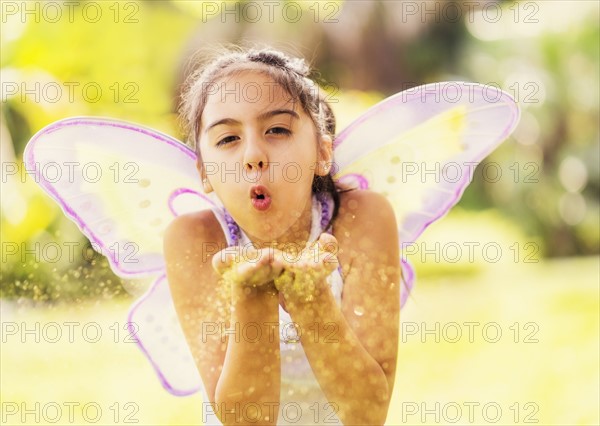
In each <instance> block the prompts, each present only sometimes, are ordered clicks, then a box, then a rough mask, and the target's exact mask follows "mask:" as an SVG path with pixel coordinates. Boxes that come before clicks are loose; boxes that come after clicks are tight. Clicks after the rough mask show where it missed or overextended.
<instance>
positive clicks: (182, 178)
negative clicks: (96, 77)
mask: <svg viewBox="0 0 600 426" xmlns="http://www.w3.org/2000/svg"><path fill="white" fill-rule="evenodd" d="M90 159H92V160H90ZM115 159H117V160H116V161H117V162H115ZM95 161H98V163H95V164H97V165H98V164H100V165H102V166H105V168H103V167H97V168H98V169H99V170H100V175H101V179H103V180H100V181H99V182H93V183H90V181H89V180H86V179H84V178H82V176H83V173H84V171H85V167H86V166H88V165H90V163H91V162H95ZM102 161H104V163H102ZM118 161H121V162H127V163H126V164H127V165H131V166H132V167H135V168H136V170H137V172H138V174H137V175H136V177H140V178H145V179H144V182H147V185H146V188H143V185H141V183H138V184H136V183H135V182H134V181H131V182H129V181H127V179H126V176H124V175H122V176H121V177H120V178H119V179H116V178H114V182H109V181H106V179H109V176H107V175H108V174H110V173H111V172H110V171H109V170H107V169H106V168H110V164H117V167H123V163H120V164H119V163H118ZM195 161H196V155H195V153H194V152H193V151H192V150H191V149H190V148H188V147H187V146H185V145H184V144H183V143H181V142H179V141H178V140H176V139H174V138H171V137H170V136H167V135H165V134H163V133H160V132H157V131H154V130H151V129H148V128H145V127H142V126H138V125H135V124H132V123H127V122H122V121H118V120H112V119H105V118H96V117H75V118H68V119H65V120H61V121H58V122H55V123H53V124H50V125H48V126H47V127H45V128H44V129H42V130H40V131H39V132H38V133H36V134H35V135H34V136H33V138H32V139H31V141H30V142H29V143H28V145H27V146H26V148H25V152H24V162H25V164H26V168H27V171H28V172H29V173H31V174H33V175H34V178H35V180H36V182H38V183H39V185H40V186H41V187H42V188H43V189H44V190H45V191H46V192H47V193H48V194H49V195H50V196H51V197H52V198H54V200H55V201H56V202H57V203H58V205H59V206H60V207H61V208H62V210H63V211H64V213H65V215H66V216H67V217H69V218H70V219H71V220H73V221H74V222H75V223H76V224H77V226H78V227H79V228H80V229H81V231H82V232H83V234H84V235H86V236H87V237H88V238H89V239H90V241H91V242H92V245H93V247H94V248H95V249H96V250H98V251H100V252H101V253H102V254H103V255H105V256H106V257H107V258H108V260H109V263H110V265H111V268H112V269H113V270H114V271H115V273H117V274H118V275H120V276H121V277H124V278H132V277H141V276H148V275H153V274H157V273H161V272H162V271H163V270H164V260H163V258H162V252H161V250H160V249H156V247H158V244H157V241H158V239H159V238H160V232H161V230H162V229H164V228H165V227H166V226H167V225H168V222H169V221H170V220H171V219H172V218H173V214H172V212H173V209H174V200H175V198H176V197H177V196H178V195H181V194H182V193H183V192H185V191H187V192H196V191H193V190H192V189H186V188H183V187H182V188H180V189H179V193H177V194H170V192H171V191H172V188H173V187H177V184H182V183H183V184H184V185H186V184H187V185H186V186H188V185H189V186H193V185H194V183H195V180H197V179H198V178H197V172H196V171H195ZM50 164H52V165H53V166H54V167H58V176H59V177H58V179H54V178H50V177H49V176H46V175H47V173H46V172H45V170H46V167H48V165H50ZM166 171H168V173H170V174H171V175H172V176H171V179H172V180H173V186H171V187H170V188H169V189H165V188H164V185H162V186H161V181H164V174H165V172H166ZM102 174H103V175H102ZM103 182H104V183H105V184H103ZM144 191H145V192H144ZM161 191H162V192H161ZM167 191H168V192H167ZM196 193H197V192H196ZM136 195H139V197H138V198H136ZM198 195H200V197H196V198H197V200H198V203H197V204H198V205H199V206H196V207H200V208H206V207H210V206H211V205H213V203H212V202H211V201H210V200H209V199H208V198H207V197H205V196H203V195H202V194H198ZM140 197H143V198H140ZM142 200H143V201H142ZM109 205H114V206H116V207H114V206H113V207H112V210H109V209H108V206H109ZM140 205H142V207H140ZM142 208H144V209H142ZM169 208H170V209H171V212H169ZM125 217H128V218H129V219H130V220H129V221H128V222H127V223H125V222H126V221H125V220H124V218H125ZM146 218H147V220H145V219H146ZM151 220H152V221H153V222H152V223H150V221H151ZM128 227H129V228H128ZM148 235H153V236H154V237H155V239H154V240H153V242H154V244H152V249H151V250H150V249H147V248H148V247H145V246H143V244H142V245H141V241H142V240H144V238H146V237H148Z"/></svg>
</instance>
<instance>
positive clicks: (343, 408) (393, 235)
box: [284, 191, 400, 425]
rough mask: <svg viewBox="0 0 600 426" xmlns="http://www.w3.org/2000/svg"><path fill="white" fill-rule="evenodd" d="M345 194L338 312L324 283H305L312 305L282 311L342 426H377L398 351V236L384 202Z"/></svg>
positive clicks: (300, 301)
mask: <svg viewBox="0 0 600 426" xmlns="http://www.w3.org/2000/svg"><path fill="white" fill-rule="evenodd" d="M348 194H352V196H351V197H346V199H345V202H344V203H343V207H342V208H343V210H344V211H342V210H341V211H340V216H341V217H340V220H339V221H338V225H336V227H337V231H336V233H337V234H338V235H348V234H349V237H348V240H347V241H345V242H344V244H341V247H346V250H352V251H353V253H352V254H351V255H350V258H351V259H352V260H351V266H350V271H349V272H348V275H347V276H346V278H345V280H344V289H343V299H342V307H341V309H340V308H339V307H338V305H337V303H336V301H335V299H334V296H333V294H332V293H331V290H330V289H329V286H328V284H327V283H326V281H325V280H324V279H321V280H317V281H316V282H314V283H313V284H314V286H315V291H314V299H313V300H311V301H306V298H305V297H297V298H295V299H294V298H293V294H289V295H286V297H288V298H287V299H286V306H287V307H288V311H289V313H290V315H291V317H292V319H293V320H294V322H296V323H297V324H298V326H299V327H300V330H301V332H302V336H301V342H302V346H303V348H304V351H305V352H306V355H307V358H308V360H309V362H310V364H311V367H312V369H313V372H314V373H315V376H316V378H317V380H318V381H319V384H320V386H321V388H322V389H323V391H324V393H325V395H326V396H327V399H328V400H329V402H330V403H331V404H333V408H334V409H335V410H336V412H337V415H338V417H339V418H340V419H341V420H342V422H343V423H344V424H370V425H374V424H383V423H384V422H385V419H386V416H387V412H388V407H389V403H390V398H391V395H392V390H393V385H394V377H395V371H396V359H397V350H398V331H399V315H400V314H399V306H400V300H399V299H400V298H399V283H400V268H399V242H398V236H397V235H398V231H397V229H398V228H397V226H396V221H395V217H394V214H393V211H392V208H391V206H390V205H389V203H388V202H387V200H386V199H385V198H384V197H382V196H380V195H378V194H374V193H371V192H368V191H357V192H355V193H348ZM352 207H355V208H354V209H352ZM346 243H349V244H346ZM304 287H306V285H305V284H304ZM284 294H285V292H284ZM288 299H289V300H288Z"/></svg>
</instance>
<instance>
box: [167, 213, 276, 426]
mask: <svg viewBox="0 0 600 426" xmlns="http://www.w3.org/2000/svg"><path fill="white" fill-rule="evenodd" d="M215 230H218V232H216V231H215ZM215 242H216V243H215ZM223 246H226V242H225V241H224V238H223V237H222V233H220V225H219V224H218V222H217V221H216V219H215V218H214V216H213V214H212V213H211V212H209V211H204V212H199V213H197V214H194V215H184V216H179V217H177V218H176V219H175V220H174V221H173V223H172V224H171V225H170V226H169V227H168V228H167V230H166V232H165V236H164V254H165V260H166V267H167V277H168V280H169V286H170V290H171V295H172V298H173V302H174V304H175V309H176V311H177V314H178V317H179V322H180V324H181V327H182V329H183V332H184V334H185V336H186V339H187V342H188V345H189V347H190V350H191V352H192V354H193V356H194V360H195V362H196V365H197V367H198V370H199V372H200V375H201V376H202V381H203V383H204V387H205V390H206V393H207V395H208V399H209V400H208V401H204V403H203V406H202V415H203V416H204V415H205V414H206V413H215V414H216V415H217V417H219V419H220V420H221V422H222V423H224V424H238V425H239V424H250V423H252V424H276V421H277V412H278V405H279V381H280V372H279V333H278V327H275V331H274V332H273V331H272V330H269V331H270V334H269V332H268V331H266V330H265V327H267V328H269V327H270V328H271V329H272V328H273V327H272V326H271V325H269V324H268V323H269V322H272V321H275V323H276V324H277V320H278V317H277V313H278V303H277V298H276V297H272V296H271V295H269V294H267V293H261V292H258V291H257V289H252V290H253V291H250V292H249V293H248V294H247V293H245V292H243V293H242V294H240V290H241V289H240V287H239V286H238V287H236V288H237V290H236V289H235V288H234V289H231V288H227V287H224V286H223V285H224V282H223V280H222V279H221V276H220V274H218V273H217V272H216V271H215V270H214V269H213V267H212V265H211V260H213V257H214V256H215V252H216V251H218V250H219V249H220V248H224V247H223ZM251 266H252V265H251ZM242 291H243V290H242ZM273 318H274V319H273ZM265 324H266V325H265ZM259 329H260V338H259V339H257V336H258V333H259ZM228 330H230V331H228ZM273 335H274V336H273ZM273 365H275V367H273ZM236 404H237V405H236ZM256 404H260V405H259V406H260V411H261V413H262V415H263V416H265V415H268V414H270V413H274V415H273V416H270V417H269V418H268V419H265V418H263V419H260V421H256V420H255V419H254V418H253V417H252V416H253V408H255V407H257V405H256ZM244 416H245V417H244Z"/></svg>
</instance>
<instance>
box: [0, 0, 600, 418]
mask: <svg viewBox="0 0 600 426" xmlns="http://www.w3.org/2000/svg"><path fill="white" fill-rule="evenodd" d="M1 7H2V9H1V12H2V13H1V44H0V51H1V60H0V67H1V69H0V72H1V80H2V93H1V95H2V102H1V104H0V108H1V111H0V112H1V124H0V125H1V154H2V187H1V189H2V199H1V201H2V203H1V226H2V228H1V243H2V275H1V279H2V283H1V295H0V297H1V298H0V307H1V311H0V312H1V317H2V318H1V319H2V345H1V358H0V363H1V372H0V377H1V378H0V398H1V404H2V407H1V408H2V414H1V417H2V418H1V421H2V423H3V424H46V423H53V424H89V423H96V424H113V423H114V424H127V423H139V424H165V425H166V424H202V422H201V411H202V400H201V397H200V396H198V395H194V396H191V397H185V398H178V397H174V396H172V395H170V394H168V393H167V392H166V391H164V390H163V389H162V387H161V385H160V383H159V381H158V379H157V378H156V376H155V374H154V372H153V370H152V368H151V366H150V365H149V364H148V362H147V361H146V360H145V358H144V357H143V355H142V354H141V352H140V351H139V350H138V349H137V347H136V346H135V344H134V343H132V342H131V341H130V339H129V338H128V333H127V331H126V313H127V309H128V308H129V306H130V305H131V303H132V302H133V301H134V300H135V298H136V297H139V295H141V294H142V293H143V291H144V289H145V288H146V287H147V285H148V283H146V282H131V281H128V282H124V281H122V280H121V279H119V278H118V277H116V276H115V275H113V273H112V272H111V270H110V268H109V267H108V265H107V262H106V261H105V259H104V258H102V257H101V256H99V255H95V254H94V252H93V250H92V249H91V248H89V250H86V251H85V253H86V255H85V256H83V255H82V256H76V258H75V259H69V256H67V255H66V251H65V252H63V253H62V255H61V254H60V253H59V255H58V256H57V257H56V256H55V255H54V252H52V253H51V254H49V255H48V256H44V255H43V249H42V250H40V248H43V247H47V246H48V244H54V246H59V247H61V248H63V249H65V247H66V246H65V243H77V244H79V245H78V246H77V247H88V246H89V242H87V240H86V239H85V238H84V237H83V236H82V234H81V233H80V232H79V230H78V229H77V228H76V226H75V225H74V224H72V223H71V222H70V221H69V220H67V219H66V218H65V217H64V215H63V214H62V212H61V210H60V208H59V207H58V206H57V205H55V204H54V202H53V201H52V200H51V199H50V198H49V197H48V196H46V195H45V194H44V193H43V192H42V191H41V190H40V189H39V187H38V186H37V185H36V184H35V182H34V181H33V179H32V178H31V177H29V176H28V175H26V174H22V173H21V172H20V171H19V172H18V173H13V169H12V168H11V167H12V166H8V165H9V164H12V165H14V164H20V162H21V161H22V153H23V149H24V146H25V145H26V143H27V141H28V140H29V139H30V138H31V136H33V134H35V133H36V132H37V131H39V130H40V129H41V128H43V127H44V126H45V125H47V124H49V123H51V122H53V121H55V120H58V119H62V118H65V117H69V116H81V115H91V116H108V117H114V118H118V119H121V120H129V121H134V122H137V123H140V124H144V125H146V126H149V127H153V128H156V129H158V130H160V131H163V132H165V133H167V134H170V135H173V136H175V137H178V138H182V135H181V132H180V129H179V127H178V123H177V117H176V114H175V108H176V105H177V96H178V88H179V85H180V84H181V82H182V80H183V78H184V76H185V75H186V72H187V71H188V70H189V64H190V58H191V57H192V55H193V53H194V52H195V51H196V50H197V49H199V48H211V47H212V46H215V45H216V44H217V43H241V42H243V41H246V42H258V43H266V44H271V45H273V46H275V47H277V48H280V49H283V50H286V51H288V52H290V53H293V54H297V55H301V56H304V57H305V58H307V59H308V60H309V61H310V62H311V63H312V64H313V65H314V67H315V68H316V69H318V71H319V76H320V81H321V82H322V84H323V86H324V87H325V88H326V89H327V90H329V91H330V92H331V99H333V101H334V102H333V104H332V106H333V108H334V110H335V112H336V114H337V117H338V122H339V127H338V129H342V128H343V127H344V126H345V125H346V124H348V123H350V122H351V121H352V120H353V119H354V118H356V117H358V116H359V115H360V114H361V113H362V112H364V111H365V110H366V109H367V108H368V107H369V106H371V105H373V104H375V103H376V102H378V101H379V100H381V99H383V98H385V97H387V96H389V95H391V94H394V93H396V92H398V91H400V90H404V89H407V88H410V87H413V86H416V85H420V84H424V83H430V82H436V81H447V80H466V81H476V82H480V83H486V84H491V85H494V86H496V87H500V88H502V89H503V90H505V91H507V92H508V93H510V94H511V95H513V97H514V98H515V99H516V100H517V102H518V103H519V105H520V107H521V108H522V118H521V122H520V124H519V126H518V128H517V129H516V131H515V133H514V134H513V135H512V136H511V137H510V138H509V139H508V140H507V141H506V142H505V143H504V144H503V145H502V146H501V147H500V148H499V149H498V150H496V151H495V152H494V153H493V154H492V155H491V156H490V157H489V158H488V159H486V161H485V162H484V163H482V164H481V165H480V166H479V167H478V169H477V170H476V172H475V176H474V181H473V183H472V184H471V186H470V187H469V188H468V190H467V191H466V192H465V195H464V196H463V199H462V200H461V202H460V203H459V204H458V205H457V207H455V208H454V209H453V211H452V212H451V213H450V214H449V215H448V216H447V217H445V218H444V219H443V220H441V221H440V222H438V223H436V224H434V225H433V226H431V227H430V228H429V229H428V230H427V231H426V233H425V234H424V235H423V237H422V239H421V240H420V244H422V245H420V246H419V245H418V246H417V251H416V252H414V253H413V254H411V256H409V259H410V260H411V261H412V262H413V263H414V264H415V265H416V267H417V274H418V281H417V286H416V288H415V290H414V292H413V294H412V296H411V298H410V299H409V301H408V303H407V305H406V307H405V309H404V310H403V312H402V322H403V326H402V336H401V344H400V349H399V361H398V362H399V364H398V374H397V378H396V387H395V390H394V396H393V402H392V406H391V409H390V414H389V416H388V422H387V423H388V424H393V425H396V424H447V423H457V424H488V423H495V424H523V423H538V424H548V425H549V424H557V425H558V424H560V425H563V424H565V425H566V424H569V425H571V424H581V425H592V424H598V423H599V422H600V414H599V385H600V383H599V364H600V358H599V346H600V345H599V342H598V336H599V322H600V317H599V297H600V296H599V273H600V272H599V271H600V265H599V263H600V262H599V257H598V253H599V232H600V231H599V229H600V225H599V189H600V188H599V184H600V179H599V175H600V158H599V157H600V153H599V152H600V151H599V133H598V132H599V130H598V129H599V126H598V124H599V115H598V114H599V110H598V108H599V91H600V85H599V77H598V76H599V71H600V70H599V55H600V53H599V52H600V34H599V22H600V19H599V18H600V16H599V13H600V12H599V4H598V2H595V1H548V2H534V1H522V2H510V1H508V2H494V1H483V0H481V1H470V2H467V1H465V2H461V1H458V2H445V1H385V2H376V1H323V2H316V1H300V2H287V1H286V2H271V3H267V2H261V1H258V2H251V3H249V2H229V1H228V2H204V1H151V2H150V1H147V2H139V1H121V2H118V1H101V2H87V1H75V2H11V1H3V2H2V3H1ZM57 87H58V88H59V89H58V90H56V88H57ZM133 160H135V159H133ZM498 173H500V174H498ZM436 244H437V246H436ZM448 244H450V245H448ZM486 244H487V245H493V246H494V247H499V248H500V252H499V256H498V252H495V253H492V252H489V253H488V252H486V251H484V250H483V249H482V248H483V247H486ZM457 246H458V247H460V248H461V250H462V251H459V252H458V253H457V252H456V251H452V252H449V251H444V247H454V248H455V247H457ZM469 246H472V247H475V249H474V251H473V252H472V253H471V255H470V253H469V250H468V247H469ZM432 247H434V248H435V249H434V250H433V252H429V254H427V252H426V250H425V249H426V248H427V249H429V250H431V248H432ZM436 247H437V248H436ZM413 249H414V248H413ZM40 252H41V253H42V255H40ZM69 324H73V325H69ZM90 324H92V325H90ZM94 324H95V325H94ZM86 326H87V327H88V328H87V329H86ZM90 327H91V328H90ZM69 330H71V331H72V333H69ZM98 330H99V332H100V335H99V336H98V338H97V341H96V337H95V335H96V334H97V333H96V332H97V331H98ZM84 331H85V332H84ZM57 332H58V333H60V336H59V335H58V334H57ZM90 336H91V337H90ZM57 407H58V408H57ZM69 407H73V408H72V416H70V409H69ZM365 409H368V407H367V406H366V407H365ZM28 412H29V414H27V413H28ZM36 413H37V414H36Z"/></svg>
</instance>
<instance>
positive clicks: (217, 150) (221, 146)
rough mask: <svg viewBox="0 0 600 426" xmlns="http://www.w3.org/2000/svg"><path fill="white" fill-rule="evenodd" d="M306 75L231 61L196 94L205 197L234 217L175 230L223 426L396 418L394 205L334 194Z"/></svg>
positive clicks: (191, 314) (195, 78) (187, 103)
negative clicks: (393, 399)
mask: <svg viewBox="0 0 600 426" xmlns="http://www.w3.org/2000/svg"><path fill="white" fill-rule="evenodd" d="M308 75H309V70H308V68H307V66H306V65H305V62H304V61H303V60H302V59H297V58H291V57H288V56H286V55H284V54H283V53H281V52H278V51H274V50H270V49H264V50H247V51H231V52H228V53H226V54H223V55H221V56H220V57H218V58H216V59H214V60H213V61H212V62H210V63H209V64H208V65H207V66H206V67H204V68H203V69H200V70H199V71H197V72H195V73H194V74H192V75H191V77H190V78H189V80H188V83H187V84H186V89H185V92H184V93H183V101H182V107H181V115H182V118H183V119H184V122H185V124H186V126H187V129H188V131H189V139H190V140H191V141H192V142H193V144H194V146H195V149H196V152H197V155H198V164H197V166H198V170H199V174H200V178H201V181H202V185H203V189H204V192H205V193H211V192H214V194H213V195H216V196H217V197H218V199H219V200H220V201H221V203H222V205H223V207H224V209H217V208H215V209H212V210H204V211H200V212H197V213H194V214H187V215H182V216H179V217H177V218H176V219H175V220H174V221H173V222H172V223H171V224H170V226H169V227H168V228H167V230H166V232H165V235H164V255H165V258H166V261H167V277H168V281H169V283H170V289H171V294H172V297H173V300H174V302H175V307H176V310H177V313H178V317H179V319H180V323H181V326H182V329H183V330H184V333H185V335H186V339H187V342H188V344H189V346H190V348H191V351H192V353H193V355H194V359H195V362H196V365H197V367H198V370H199V372H200V375H201V377H202V381H203V383H204V400H205V403H204V404H203V407H202V416H203V419H204V421H206V422H207V423H209V424H220V423H223V424H248V423H252V424H265V425H266V424H268V425H274V424H288V423H289V424H303V425H305V424H319V423H326V424H330V423H336V422H337V423H340V422H341V423H343V424H370V425H374V424H383V423H384V422H385V419H386V416H387V412H388V407H389V403H390V398H391V395H392V390H393V386H394V376H395V372H396V358H397V348H398V327H399V306H400V300H399V284H400V266H399V241H398V236H397V235H398V232H397V230H398V227H397V224H396V222H395V217H394V213H393V211H392V207H391V205H390V204H389V203H388V201H387V200H386V199H385V198H384V197H383V196H381V195H378V194H376V193H373V192H370V191H367V190H360V191H359V190H350V189H349V188H342V187H341V186H340V185H338V184H336V183H334V181H333V178H332V175H333V173H332V168H331V166H332V165H333V158H332V152H333V150H332V138H333V135H334V133H335V119H334V117H333V114H332V112H331V109H330V108H329V106H328V105H327V103H326V102H325V100H324V99H323V97H322V96H321V94H320V93H319V90H318V87H317V85H316V84H315V83H314V82H313V81H312V80H310V79H309V78H308ZM366 142H368V141H365V143H366ZM219 422H220V423H219Z"/></svg>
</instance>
